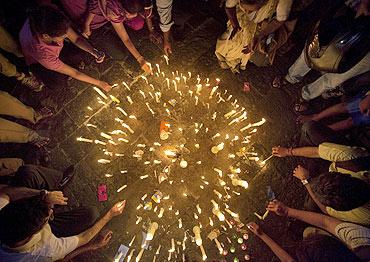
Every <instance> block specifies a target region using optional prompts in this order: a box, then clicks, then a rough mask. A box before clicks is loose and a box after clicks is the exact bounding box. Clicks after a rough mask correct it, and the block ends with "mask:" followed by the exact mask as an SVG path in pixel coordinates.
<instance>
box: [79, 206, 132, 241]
mask: <svg viewBox="0 0 370 262" xmlns="http://www.w3.org/2000/svg"><path fill="white" fill-rule="evenodd" d="M125 204H126V201H122V202H118V203H117V204H115V205H114V206H113V207H112V208H111V209H110V210H109V211H108V212H107V213H106V214H105V215H104V216H103V217H102V218H101V219H100V220H99V221H98V222H96V223H95V224H94V225H93V226H92V227H90V228H89V229H87V230H85V231H84V232H82V233H80V234H79V235H77V237H78V247H81V246H83V245H86V244H87V243H89V242H90V241H91V239H93V238H94V237H95V236H96V235H97V234H98V233H99V232H100V230H101V229H102V228H103V227H104V226H105V225H106V224H107V223H108V222H109V221H110V220H111V219H112V218H113V217H115V216H118V215H120V214H122V212H123V209H124V208H125Z"/></svg>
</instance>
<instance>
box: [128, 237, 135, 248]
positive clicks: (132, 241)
mask: <svg viewBox="0 0 370 262" xmlns="http://www.w3.org/2000/svg"><path fill="white" fill-rule="evenodd" d="M135 238H136V235H135V236H133V238H132V239H131V241H130V243H129V244H128V246H129V247H131V246H132V244H133V243H134V241H135Z"/></svg>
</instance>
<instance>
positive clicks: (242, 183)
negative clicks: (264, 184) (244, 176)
mask: <svg viewBox="0 0 370 262" xmlns="http://www.w3.org/2000/svg"><path fill="white" fill-rule="evenodd" d="M231 183H232V184H233V185H234V186H241V187H244V188H248V182H247V181H245V180H241V179H236V178H232V179H231Z"/></svg>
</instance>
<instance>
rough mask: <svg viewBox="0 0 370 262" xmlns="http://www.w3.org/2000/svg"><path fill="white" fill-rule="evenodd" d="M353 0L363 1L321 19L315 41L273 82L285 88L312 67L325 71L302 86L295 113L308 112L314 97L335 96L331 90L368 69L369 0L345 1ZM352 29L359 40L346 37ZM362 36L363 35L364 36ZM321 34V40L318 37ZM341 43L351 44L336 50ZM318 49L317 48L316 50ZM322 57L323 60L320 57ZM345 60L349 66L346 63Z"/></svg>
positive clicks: (301, 77)
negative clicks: (355, 40)
mask: <svg viewBox="0 0 370 262" xmlns="http://www.w3.org/2000/svg"><path fill="white" fill-rule="evenodd" d="M353 2H360V4H359V5H354V6H353V7H352V6H349V7H348V8H347V9H346V12H343V13H345V14H344V15H338V16H334V17H330V19H323V20H322V21H321V22H320V23H321V24H319V25H318V26H317V27H316V28H315V30H314V31H313V32H316V33H313V34H312V35H313V36H312V37H311V38H312V42H311V43H307V44H306V46H305V48H303V50H302V53H301V55H300V56H299V57H298V58H297V60H296V61H295V62H294V64H293V65H292V66H291V67H290V68H289V70H288V73H287V74H286V75H285V76H276V77H275V78H274V80H273V81H272V86H273V87H275V88H283V87H285V86H288V85H289V84H292V85H294V84H297V83H299V82H300V81H301V80H302V79H303V78H304V76H305V75H306V74H307V73H308V72H310V71H311V69H312V67H313V66H314V68H315V69H317V70H320V71H321V72H323V74H322V75H321V76H320V77H319V78H318V79H317V80H315V81H314V82H312V83H310V84H308V85H305V86H304V87H303V88H302V90H301V98H300V100H299V102H298V103H296V104H295V105H294V108H293V110H294V112H295V113H297V114H300V113H304V112H306V111H307V110H308V109H309V104H310V101H312V100H313V99H315V98H317V97H319V96H323V98H330V97H332V95H330V94H329V91H333V90H335V89H336V88H337V87H339V86H340V85H341V84H342V83H344V82H345V81H347V80H349V79H351V78H353V77H356V76H358V75H361V74H363V73H365V72H367V71H369V69H370V52H369V51H368V50H369V44H368V42H369V37H368V35H369V33H370V31H369V28H370V17H369V14H370V12H369V10H370V1H369V0H361V1H347V3H346V4H348V5H349V4H350V3H353ZM340 11H341V10H340ZM338 13H339V12H338ZM326 20H328V21H326ZM346 30H347V31H346ZM352 32H354V35H356V37H355V38H356V39H360V40H359V41H358V42H353V41H352V40H353V39H354V38H351V39H352V40H351V41H349V40H348V39H346V38H345V36H344V33H346V34H347V35H350V33H352ZM359 35H361V36H364V37H363V38H361V37H359ZM319 36H320V37H321V39H319ZM341 39H342V40H341ZM337 40H338V41H339V40H340V41H341V43H336V42H335V41H337ZM366 43H367V44H366ZM341 44H343V45H346V44H349V45H348V46H343V47H340V48H339V47H338V48H339V49H338V50H337V49H336V48H337V46H340V45H341ZM315 48H317V49H318V50H317V51H315V50H316V49H315ZM326 50H328V53H327V54H325V53H324V52H325V51H326ZM333 50H335V51H333ZM342 52H348V53H342ZM334 53H335V55H338V54H340V55H341V57H339V56H338V57H335V56H334ZM330 55H333V57H330ZM321 57H322V60H320V58H321ZM309 58H312V59H309ZM342 58H343V59H342ZM341 59H342V60H343V61H342V60H341ZM312 61H321V62H317V63H318V64H317V65H314V64H313V62H312ZM334 62H335V63H334ZM342 62H343V63H342ZM315 63H316V62H315ZM320 63H321V64H320ZM332 63H333V64H332ZM346 63H348V65H350V66H345V65H346ZM329 65H330V66H329ZM339 65H341V66H342V65H343V70H340V68H339ZM336 67H338V68H336ZM344 69H345V70H344ZM340 95H341V93H340Z"/></svg>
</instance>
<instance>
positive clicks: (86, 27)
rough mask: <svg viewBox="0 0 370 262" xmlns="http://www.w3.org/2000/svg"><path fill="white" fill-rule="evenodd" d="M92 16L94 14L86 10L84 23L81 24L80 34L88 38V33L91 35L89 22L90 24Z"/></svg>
mask: <svg viewBox="0 0 370 262" xmlns="http://www.w3.org/2000/svg"><path fill="white" fill-rule="evenodd" d="M94 17H95V14H93V13H90V12H88V14H87V16H86V18H85V21H84V24H83V31H82V35H83V36H84V37H86V38H89V37H90V35H91V28H90V24H91V22H92V20H93V19H94Z"/></svg>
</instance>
